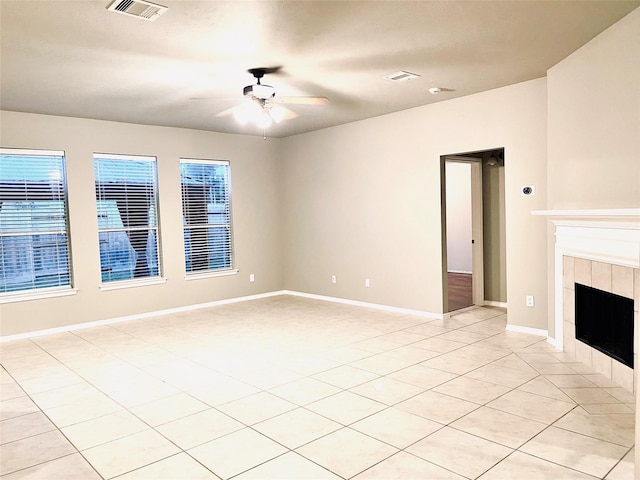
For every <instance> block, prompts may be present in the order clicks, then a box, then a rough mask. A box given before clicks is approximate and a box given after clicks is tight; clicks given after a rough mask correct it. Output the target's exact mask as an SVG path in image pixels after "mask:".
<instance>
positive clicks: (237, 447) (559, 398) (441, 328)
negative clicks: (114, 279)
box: [0, 296, 634, 480]
mask: <svg viewBox="0 0 640 480" xmlns="http://www.w3.org/2000/svg"><path fill="white" fill-rule="evenodd" d="M506 317H507V316H506V314H505V312H504V310H501V309H497V308H475V309H472V310H467V311H464V312H461V313H458V314H456V315H454V316H452V317H451V318H450V319H447V320H444V321H442V320H430V319H427V318H423V317H418V316H412V315H404V314H398V313H389V312H382V311H377V310H372V309H368V308H361V307H354V306H350V305H343V304H334V303H330V302H324V301H319V300H311V299H305V298H299V297H292V296H280V297H270V298H266V299H262V300H255V301H251V302H244V303H236V304H230V305H225V306H219V307H214V308H208V309H203V310H197V311H192V312H188V313H181V314H176V315H166V316H161V317H154V318H149V319H144V320H138V321H130V322H123V323H118V324H113V325H110V326H103V327H96V328H91V329H84V330H76V331H74V332H69V333H61V334H56V335H49V336H43V337H37V338H33V339H30V340H19V341H13V342H6V343H2V344H0V360H1V363H2V369H1V370H0V381H1V390H0V393H1V396H0V432H1V434H0V440H1V446H0V474H1V475H2V479H3V480H14V479H22V478H30V479H31V478H41V479H46V480H53V479H58V478H59V479H74V478H77V479H82V480H91V479H111V478H118V479H123V480H125V479H149V480H163V479H180V480H190V479H217V478H222V479H225V480H226V479H230V478H234V479H265V478H273V479H340V478H342V479H350V478H354V479H358V480H364V479H389V480H391V479H393V480H401V479H412V480H413V479H452V480H453V479H464V478H467V479H475V478H481V479H483V480H491V479H499V480H505V479H527V480H531V479H545V480H546V479H576V480H577V479H594V478H600V479H602V478H606V479H608V480H631V479H632V478H633V470H634V465H633V446H634V397H633V395H632V394H630V393H629V392H627V391H625V390H623V389H621V388H619V387H618V386H617V385H615V384H614V383H612V382H610V381H609V380H607V379H605V378H604V377H601V376H599V375H597V374H595V373H593V372H590V371H589V370H588V369H587V368H586V367H585V366H584V365H582V364H579V363H577V362H576V361H575V360H574V359H572V358H571V357H569V356H567V355H565V354H563V353H559V352H556V351H555V350H554V349H553V348H552V347H551V346H550V345H549V344H547V343H546V341H545V339H542V338H540V337H535V336H531V335H527V334H521V333H513V332H506V331H505V324H506Z"/></svg>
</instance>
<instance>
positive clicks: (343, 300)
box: [0, 290, 444, 343]
mask: <svg viewBox="0 0 640 480" xmlns="http://www.w3.org/2000/svg"><path fill="white" fill-rule="evenodd" d="M279 295H293V296H297V297H305V298H313V299H316V300H324V301H327V302H334V303H343V304H347V305H355V306H359V307H369V308H374V309H376V310H383V311H387V312H396V313H406V314H411V315H418V316H420V317H426V318H433V319H437V320H442V319H443V318H444V316H443V315H442V314H441V313H430V312H424V311H422V310H411V309H408V308H400V307H392V306H390V305H381V304H378V303H368V302H360V301H357V300H348V299H346V298H337V297H328V296H324V295H315V294H312V293H304V292H296V291H291V290H277V291H273V292H267V293H260V294H257V295H247V296H244V297H234V298H227V299H224V300H215V301H213V302H206V303H197V304H194V305H186V306H184V307H176V308H168V309H165V310H155V311H153V312H144V313H138V314H135V315H127V316H124V317H116V318H107V319H104V320H95V321H93V322H84V323H75V324H72V325H64V326H61V327H55V328H47V329H45V330H36V331H33V332H25V333H18V334H15V335H5V336H4V337H0V343H2V342H10V341H13V340H24V339H27V338H35V337H41V336H43V335H51V334H54V333H64V332H72V331H74V330H82V329H85V328H91V327H100V326H104V325H112V324H115V323H121V322H128V321H131V320H140V319H143V318H149V317H157V316H159V315H169V314H172V313H180V312H188V311H191V310H198V309H201V308H207V307H215V306H218V305H227V304H230V303H238V302H245V301H248V300H257V299H260V298H268V297H276V296H279Z"/></svg>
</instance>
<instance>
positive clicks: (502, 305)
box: [484, 300, 507, 308]
mask: <svg viewBox="0 0 640 480" xmlns="http://www.w3.org/2000/svg"><path fill="white" fill-rule="evenodd" d="M484 305H485V306H486V307H500V308H507V302H495V301H493V300H485V301H484Z"/></svg>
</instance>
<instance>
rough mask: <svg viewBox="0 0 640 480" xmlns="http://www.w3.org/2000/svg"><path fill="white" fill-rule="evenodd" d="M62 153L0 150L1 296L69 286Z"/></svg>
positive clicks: (67, 222) (67, 237)
mask: <svg viewBox="0 0 640 480" xmlns="http://www.w3.org/2000/svg"><path fill="white" fill-rule="evenodd" d="M68 241H69V221H68V214H67V199H66V176H65V158H64V152H60V151H44V150H20V149H6V148H0V294H2V293H9V292H12V293H15V292H24V291H30V290H35V289H42V288H53V287H69V286H71V275H70V259H69V244H68Z"/></svg>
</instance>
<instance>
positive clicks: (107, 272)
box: [93, 154, 160, 283]
mask: <svg viewBox="0 0 640 480" xmlns="http://www.w3.org/2000/svg"><path fill="white" fill-rule="evenodd" d="M93 167H94V174H95V182H96V204H97V212H98V232H99V240H100V270H101V272H102V282H103V283H106V282H114V281H119V280H132V279H136V280H138V279H148V278H153V277H159V276H160V267H159V264H160V262H159V256H158V220H157V211H158V209H157V204H156V199H157V195H156V190H157V172H156V168H157V167H156V159H155V157H141V156H123V155H105V154H95V155H94V156H93Z"/></svg>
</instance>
